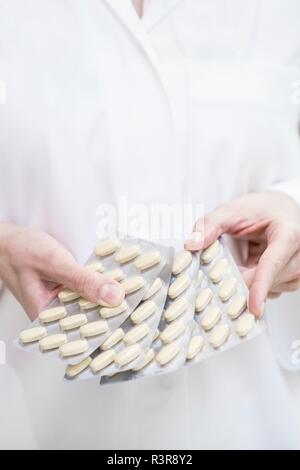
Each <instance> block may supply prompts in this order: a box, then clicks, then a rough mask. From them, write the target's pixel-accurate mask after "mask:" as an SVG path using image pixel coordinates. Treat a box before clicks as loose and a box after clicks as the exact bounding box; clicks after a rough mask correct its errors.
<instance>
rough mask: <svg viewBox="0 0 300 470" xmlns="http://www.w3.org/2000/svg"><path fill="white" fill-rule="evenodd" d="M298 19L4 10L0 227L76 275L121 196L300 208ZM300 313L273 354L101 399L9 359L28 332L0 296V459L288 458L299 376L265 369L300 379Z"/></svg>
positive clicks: (30, 361)
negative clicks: (53, 455)
mask: <svg viewBox="0 0 300 470" xmlns="http://www.w3.org/2000/svg"><path fill="white" fill-rule="evenodd" d="M299 15H300V6H299V2H298V0H264V1H263V0H244V1H243V2H241V1H240V0H165V1H163V0H152V1H151V2H150V3H149V5H148V7H147V9H146V12H145V16H144V18H143V19H142V20H139V18H138V17H137V15H136V13H135V11H134V9H133V7H132V5H131V3H130V2H129V0H128V1H127V0H72V1H71V2H70V1H68V0H27V1H26V2H25V1H24V0H0V79H2V80H3V81H5V82H6V90H7V102H6V104H5V105H0V219H1V220H13V221H15V222H17V223H19V224H24V225H27V226H32V227H38V228H40V229H42V230H45V231H47V232H49V233H51V234H52V235H53V236H55V237H56V238H57V239H58V240H60V241H61V242H63V243H64V244H66V245H67V246H68V247H69V249H70V250H71V251H72V252H73V253H74V254H75V255H76V257H77V258H78V260H79V261H80V262H83V261H84V260H85V258H86V257H87V255H88V254H89V252H90V250H91V247H92V246H93V244H94V240H95V228H96V225H97V217H96V209H97V207H98V205H99V204H100V203H103V202H105V203H117V201H118V198H119V197H120V196H126V197H127V201H128V204H130V203H136V202H138V203H144V204H148V205H149V204H151V203H169V204H172V203H174V202H176V203H183V202H192V203H194V204H195V203H197V202H202V203H204V204H205V209H206V210H207V211H208V210H210V209H212V208H214V207H215V206H217V205H218V204H219V203H221V202H224V201H226V200H230V199H232V198H234V197H235V196H238V195H240V194H242V193H245V192H248V191H253V190H256V191H259V190H265V189H267V188H269V187H271V186H272V185H274V184H277V183H280V182H283V183H284V188H285V190H286V191H287V192H289V189H290V190H291V191H292V189H293V195H294V196H295V197H297V198H298V197H299V194H298V193H297V184H292V183H291V182H290V180H291V179H292V178H295V176H297V175H300V172H299V165H300V158H299V157H300V154H299V151H300V148H299V138H298V133H297V129H298V125H299V104H298V105H297V104H296V103H294V102H293V100H292V93H293V89H292V85H293V84H295V83H296V81H297V80H298V79H299V77H300V70H299V64H300V62H299V61H300V32H299ZM295 188H296V190H295ZM299 200H300V198H299ZM298 300H299V299H298V295H295V296H294V297H291V298H290V301H291V302H292V303H291V306H290V307H287V305H288V304H287V301H286V298H283V299H282V300H281V301H280V302H279V303H277V304H273V307H272V309H274V310H276V308H277V313H276V315H275V316H271V315H270V319H269V321H270V329H271V331H272V335H271V339H272V338H273V342H274V348H272V347H271V346H270V342H269V339H268V337H267V336H262V337H260V338H258V339H256V340H254V341H252V342H249V343H246V344H245V345H243V346H241V347H239V348H238V349H235V350H232V351H229V352H227V353H224V354H222V355H218V356H216V357H215V358H213V359H210V360H209V361H206V362H205V363H203V364H200V365H198V366H195V367H193V368H189V369H188V368H185V369H182V370H179V371H178V372H176V373H174V374H171V375H168V376H162V377H155V378H150V379H146V380H142V381H139V382H135V383H129V384H122V385H120V386H117V387H114V388H112V387H106V388H105V387H104V388H100V387H98V386H97V382H96V381H90V382H84V383H82V382H80V383H75V384H72V385H70V384H66V383H64V382H62V381H61V377H62V376H63V366H62V365H61V364H59V363H56V362H53V361H51V360H49V359H45V358H43V357H39V356H32V355H30V354H24V353H23V352H22V351H19V350H17V349H15V348H14V347H13V346H12V344H11V343H12V340H13V339H14V337H15V336H16V335H17V333H18V332H19V330H20V329H21V328H22V327H25V326H26V325H27V320H26V318H25V316H24V314H23V313H22V309H21V308H20V307H19V306H18V305H17V303H16V302H15V301H14V300H13V299H12V297H11V296H10V294H9V293H8V292H4V293H3V294H2V299H1V303H0V339H3V340H5V341H6V345H7V360H8V365H7V366H5V368H4V367H3V366H1V365H0V377H1V387H0V394H1V400H0V414H2V417H1V419H0V423H1V424H0V447H7V446H9V447H14V446H15V447H18V446H22V447H26V446H28V447H36V448H43V449H46V448H74V449H75V448H76V449H77V448H103V449H113V448H122V449H127V448H138V449H145V448H181V449H184V448H201V449H206V448H207V449H209V448H225V449H229V448H234V449H238V448H258V449H261V448H288V449H290V448H299V447H300V434H299V429H298V428H297V421H298V422H299V417H300V399H299V392H300V377H299V375H298V374H299V373H298V372H294V373H291V372H284V373H283V372H281V370H280V368H279V365H278V363H277V361H276V355H277V357H278V358H279V359H280V361H281V362H282V363H284V364H285V365H286V366H287V367H288V368H291V369H293V368H295V366H294V365H293V364H292V363H291V361H290V353H291V344H290V341H291V340H292V341H294V340H295V339H297V338H298V339H300V318H298V319H297V317H296V313H297V312H296V305H297V301H298ZM298 304H299V302H298ZM276 305H277V307H276ZM279 307H280V310H287V309H288V311H287V312H284V313H282V312H280V313H281V315H279V313H278V311H279ZM289 317H290V318H289ZM274 319H276V321H275V320H274ZM286 319H288V320H287V321H286ZM278 332H279V333H280V334H279V335H278ZM274 338H275V340H274ZM3 395H4V400H3V399H2V397H3ZM11 423H14V426H13V428H14V435H13V436H14V437H13V436H12V433H11V432H9V430H11V429H12V427H11ZM1 426H2V429H1Z"/></svg>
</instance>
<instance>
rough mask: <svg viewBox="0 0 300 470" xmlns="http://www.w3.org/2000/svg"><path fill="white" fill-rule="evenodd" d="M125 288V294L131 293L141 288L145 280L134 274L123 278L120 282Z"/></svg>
mask: <svg viewBox="0 0 300 470" xmlns="http://www.w3.org/2000/svg"><path fill="white" fill-rule="evenodd" d="M121 285H122V286H123V288H124V290H125V294H126V295H129V294H133V293H134V292H136V291H138V290H139V289H142V287H144V285H145V281H144V279H143V278H142V277H141V276H135V277H129V278H128V279H125V281H123V282H122V283H121Z"/></svg>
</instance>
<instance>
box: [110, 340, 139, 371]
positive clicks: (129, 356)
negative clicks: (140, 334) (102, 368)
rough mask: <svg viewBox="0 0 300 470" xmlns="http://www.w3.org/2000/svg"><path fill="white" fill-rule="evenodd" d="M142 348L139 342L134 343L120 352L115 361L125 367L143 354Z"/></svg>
mask: <svg viewBox="0 0 300 470" xmlns="http://www.w3.org/2000/svg"><path fill="white" fill-rule="evenodd" d="M141 352H142V350H141V347H140V345H139V344H133V345H131V346H128V347H127V348H125V349H123V351H121V352H119V353H118V354H117V356H116V358H115V363H116V364H117V365H118V366H119V367H124V366H126V365H127V364H129V363H130V362H132V361H134V360H135V359H136V358H137V357H139V355H140V354H141Z"/></svg>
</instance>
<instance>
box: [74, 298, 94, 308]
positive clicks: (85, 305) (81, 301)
mask: <svg viewBox="0 0 300 470" xmlns="http://www.w3.org/2000/svg"><path fill="white" fill-rule="evenodd" d="M78 303H79V306H80V308H81V310H92V309H95V308H98V307H99V304H94V303H93V302H90V301H89V300H86V299H84V298H83V297H81V299H79V301H78Z"/></svg>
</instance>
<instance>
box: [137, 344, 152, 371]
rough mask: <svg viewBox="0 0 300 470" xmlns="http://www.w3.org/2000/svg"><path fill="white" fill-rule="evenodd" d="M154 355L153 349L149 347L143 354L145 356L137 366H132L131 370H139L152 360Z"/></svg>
mask: <svg viewBox="0 0 300 470" xmlns="http://www.w3.org/2000/svg"><path fill="white" fill-rule="evenodd" d="M154 356H155V352H154V349H149V351H148V352H147V354H146V355H145V357H144V359H143V361H142V362H141V363H140V365H139V366H137V367H134V369H132V370H133V371H134V372H139V371H140V370H142V369H145V367H147V366H148V365H149V364H150V363H151V362H152V361H153V359H154Z"/></svg>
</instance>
